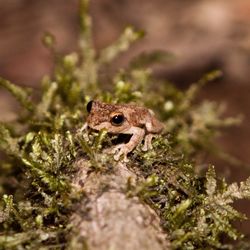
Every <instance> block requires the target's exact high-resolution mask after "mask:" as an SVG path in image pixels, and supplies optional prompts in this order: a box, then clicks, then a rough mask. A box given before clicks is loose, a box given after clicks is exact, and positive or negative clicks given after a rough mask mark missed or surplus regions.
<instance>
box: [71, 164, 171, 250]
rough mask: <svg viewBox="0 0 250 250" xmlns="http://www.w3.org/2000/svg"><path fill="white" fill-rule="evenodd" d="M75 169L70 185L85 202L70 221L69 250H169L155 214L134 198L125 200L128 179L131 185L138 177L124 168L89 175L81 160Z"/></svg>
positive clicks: (114, 167)
mask: <svg viewBox="0 0 250 250" xmlns="http://www.w3.org/2000/svg"><path fill="white" fill-rule="evenodd" d="M77 167H78V169H79V171H78V173H77V175H76V176H75V178H74V185H75V187H76V188H77V189H79V190H82V191H84V193H85V198H84V199H83V200H82V201H81V202H80V203H79V204H78V205H77V209H76V212H75V213H74V214H73V215H72V217H71V227H72V235H71V237H70V245H69V249H88V250H97V249H98V250H107V249H114V250H119V249H123V250H139V249H143V250H147V249H148V250H152V249H154V250H163V249H164V250H166V249H170V245H169V241H168V240H167V235H166V234H165V233H163V231H162V229H161V227H160V219H159V217H158V215H157V214H156V213H155V211H154V210H152V209H151V208H150V207H149V206H148V205H147V204H145V203H143V202H141V201H140V200H139V199H138V198H137V197H133V198H129V197H127V195H126V186H127V181H128V178H130V181H132V182H135V181H136V179H138V177H137V176H136V174H135V173H133V172H131V171H130V170H129V169H128V168H127V167H126V165H125V164H122V163H118V164H117V165H116V166H113V167H112V168H111V169H110V170H108V171H105V172H96V171H94V172H93V171H92V172H90V167H89V166H88V164H87V163H86V162H85V161H84V160H81V161H79V162H77Z"/></svg>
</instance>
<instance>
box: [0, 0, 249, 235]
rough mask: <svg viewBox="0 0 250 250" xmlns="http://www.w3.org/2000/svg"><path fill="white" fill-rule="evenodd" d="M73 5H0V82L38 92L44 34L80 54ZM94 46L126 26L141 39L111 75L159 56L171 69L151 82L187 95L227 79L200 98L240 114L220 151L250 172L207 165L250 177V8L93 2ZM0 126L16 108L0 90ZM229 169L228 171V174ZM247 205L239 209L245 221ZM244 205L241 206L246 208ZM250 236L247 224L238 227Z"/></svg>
mask: <svg viewBox="0 0 250 250" xmlns="http://www.w3.org/2000/svg"><path fill="white" fill-rule="evenodd" d="M77 12H78V1H77V0H71V1H62V0H50V1H43V0H36V1H31V0H9V1H5V0H0V76H2V77H4V78H7V79H10V80H11V81H14V82H15V83H17V84H20V85H22V86H32V87H35V88H39V84H40V80H41V77H42V76H43V75H44V74H49V73H50V72H51V70H52V67H53V62H52V58H51V56H50V54H49V52H48V51H47V50H46V49H45V48H44V47H43V45H42V43H41V38H42V35H43V34H44V32H45V31H49V32H51V33H52V34H54V35H55V37H56V40H57V48H58V51H60V52H62V53H64V52H70V51H73V50H75V49H77V46H78V45H77V38H78V31H79V26H78V16H77ZM91 14H92V17H93V24H94V42H95V45H96V47H97V49H101V48H103V47H105V46H107V45H109V44H110V43H111V42H112V41H114V40H115V39H116V38H117V37H118V36H119V34H120V33H121V32H122V30H123V29H124V27H125V26H126V25H128V24H132V25H133V26H135V27H137V28H139V29H143V30H145V31H146V34H147V35H146V37H145V38H144V39H143V40H142V41H141V42H139V43H137V44H135V45H134V46H133V47H132V49H131V50H130V51H129V52H128V53H126V54H124V55H122V56H121V57H119V58H118V59H116V61H115V63H114V66H113V70H115V69H116V68H117V67H120V66H124V65H126V63H127V62H128V60H129V59H130V58H131V57H133V56H134V55H135V54H138V53H139V52H141V51H145V50H152V49H164V50H167V51H171V52H172V53H174V54H175V56H176V58H175V60H174V61H173V62H172V63H171V64H167V65H164V66H161V67H157V68H156V70H155V75H156V77H159V78H162V79H168V80H171V81H173V82H175V83H176V84H178V86H180V87H183V88H185V87H187V86H188V85H189V84H190V83H192V82H194V81H197V80H198V79H199V78H200V77H201V76H202V75H203V74H204V73H207V72H208V71H209V70H212V69H221V70H222V71H223V72H224V78H223V80H222V81H220V82H217V83H213V84H209V85H208V86H206V87H205V88H204V90H203V92H202V93H201V96H202V97H206V98H209V99H211V100H216V101H223V102H226V103H227V107H228V109H227V110H228V111H227V114H228V115H237V114H239V113H241V114H243V115H244V117H245V119H244V122H243V124H242V125H241V126H240V127H235V128H230V129H227V130H226V131H225V132H224V136H223V138H221V139H220V140H219V143H220V144H221V145H222V146H223V147H224V149H225V151H226V152H228V153H231V154H232V155H234V156H235V157H237V158H238V159H240V160H241V161H243V162H245V163H247V165H249V167H246V168H243V167H239V166H233V165H230V164H228V163H226V162H224V161H222V160H219V159H213V158H212V159H210V162H212V163H214V164H216V166H217V168H221V171H224V172H225V173H224V174H225V175H226V176H227V179H228V180H229V181H235V180H237V181H240V180H244V179H245V178H246V177H247V176H249V175H250V159H249V153H250V140H249V139H250V126H249V125H250V108H249V107H250V98H249V97H250V95H249V94H250V82H249V75H250V2H249V0H238V1H228V0H219V1H218V0H202V1H200V0H199V1H198V0H196V1H195V0H189V1H181V0H172V1H170V0H154V1H152V0H144V1H139V0H133V1H132V0H119V1H117V0H93V1H92V2H91ZM0 108H1V115H0V121H6V120H7V121H11V119H13V117H14V111H15V110H16V108H17V107H16V103H15V102H14V100H13V99H12V98H11V97H10V95H9V94H8V93H6V92H5V91H3V90H2V89H0ZM228 169H230V170H228ZM249 203H250V202H248V203H247V202H245V203H244V202H241V203H240V204H238V206H239V207H241V211H243V212H245V213H246V214H248V216H250V211H248V210H249V208H250V204H249ZM243 205H244V206H243ZM240 226H241V228H242V229H243V230H244V232H245V233H248V234H250V223H249V222H244V223H242V225H240Z"/></svg>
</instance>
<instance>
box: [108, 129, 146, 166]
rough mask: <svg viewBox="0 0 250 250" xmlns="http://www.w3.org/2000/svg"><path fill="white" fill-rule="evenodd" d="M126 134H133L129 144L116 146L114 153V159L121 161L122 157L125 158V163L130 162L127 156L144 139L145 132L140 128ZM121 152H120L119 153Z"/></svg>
mask: <svg viewBox="0 0 250 250" xmlns="http://www.w3.org/2000/svg"><path fill="white" fill-rule="evenodd" d="M124 133H125V134H132V137H131V138H130V140H129V142H128V143H122V144H119V145H117V146H115V147H114V148H113V150H112V152H114V153H115V155H114V159H115V160H116V161H118V160H119V158H120V157H121V155H123V156H124V161H125V162H126V161H128V159H127V154H128V153H130V152H131V151H132V150H133V149H134V148H135V147H136V146H137V145H138V144H139V143H141V141H142V140H143V138H144V135H145V130H144V129H142V128H139V127H131V128H130V129H129V130H127V131H125V132H124ZM118 150H119V152H117V151H118Z"/></svg>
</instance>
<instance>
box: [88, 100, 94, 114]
mask: <svg viewBox="0 0 250 250" xmlns="http://www.w3.org/2000/svg"><path fill="white" fill-rule="evenodd" d="M92 105H93V101H90V102H88V104H87V111H88V112H89V113H90V111H91V109H92Z"/></svg>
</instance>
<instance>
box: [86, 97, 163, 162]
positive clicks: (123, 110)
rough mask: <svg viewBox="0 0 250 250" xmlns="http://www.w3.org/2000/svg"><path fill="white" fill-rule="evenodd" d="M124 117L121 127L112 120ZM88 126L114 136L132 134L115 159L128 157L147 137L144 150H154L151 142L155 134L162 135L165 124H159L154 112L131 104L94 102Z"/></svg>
mask: <svg viewBox="0 0 250 250" xmlns="http://www.w3.org/2000/svg"><path fill="white" fill-rule="evenodd" d="M117 114H119V115H122V116H123V117H124V121H123V122H122V124H120V125H114V124H112V122H111V119H112V117H113V116H115V115H117ZM87 125H88V126H89V127H90V128H92V129H95V130H101V129H106V130H107V131H108V132H109V133H112V134H120V133H122V134H131V135H132V137H131V139H130V141H129V142H128V143H126V144H119V145H117V146H116V147H115V148H114V149H113V152H114V153H115V152H116V151H119V152H118V153H117V154H116V155H115V159H117V160H118V159H119V157H120V156H121V155H124V159H125V160H126V159H127V158H126V156H127V154H128V153H129V152H131V151H132V150H133V149H134V148H135V147H136V146H137V145H138V144H139V143H140V142H141V141H142V140H143V138H144V137H145V140H144V146H143V148H142V149H143V150H144V151H147V150H148V149H150V148H152V145H151V140H152V137H153V134H159V133H161V131H162V129H163V124H162V123H161V122H159V121H158V120H157V119H156V118H155V116H154V114H153V112H152V111H151V110H149V109H146V108H144V107H139V106H136V105H130V104H108V103H103V102H99V101H93V102H92V107H91V110H90V112H89V116H88V118H87Z"/></svg>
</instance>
